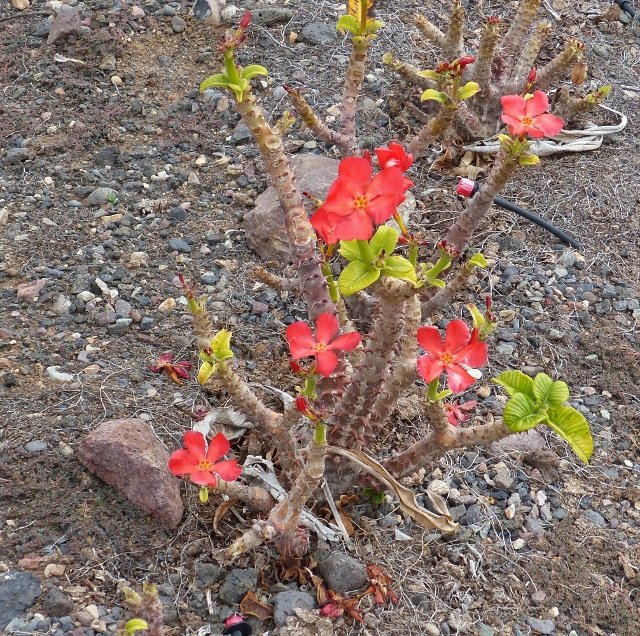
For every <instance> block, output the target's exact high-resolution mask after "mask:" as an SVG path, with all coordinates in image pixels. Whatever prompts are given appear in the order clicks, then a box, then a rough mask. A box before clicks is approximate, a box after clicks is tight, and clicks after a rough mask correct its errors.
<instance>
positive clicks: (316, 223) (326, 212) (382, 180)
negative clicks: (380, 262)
mask: <svg viewBox="0 0 640 636" xmlns="http://www.w3.org/2000/svg"><path fill="white" fill-rule="evenodd" d="M411 185H413V184H412V182H411V181H410V180H409V179H406V178H405V177H404V176H403V174H402V171H401V170H400V169H399V168H396V167H391V168H386V169H384V170H381V171H380V172H378V174H376V175H375V176H374V177H372V170H371V164H370V162H369V161H367V160H366V159H364V158H363V157H346V158H344V159H343V160H342V161H341V162H340V166H339V167H338V178H337V179H336V180H335V181H334V182H333V184H332V185H331V187H330V188H329V192H328V193H327V198H326V199H325V202H324V204H323V205H322V206H321V207H320V208H319V209H318V210H317V211H316V213H315V214H314V215H313V216H312V217H311V219H310V220H311V225H313V227H314V228H315V229H316V231H317V232H318V234H319V235H320V238H322V240H323V241H324V242H325V243H336V242H337V241H352V240H356V239H357V240H365V241H368V240H369V239H370V238H371V237H372V236H373V232H374V224H376V225H381V224H382V223H385V222H386V221H388V220H389V219H390V218H391V217H392V216H393V215H394V213H395V211H396V209H397V207H398V205H400V203H402V202H403V201H404V198H405V197H404V192H405V191H406V190H407V188H409V187H410V186H411Z"/></svg>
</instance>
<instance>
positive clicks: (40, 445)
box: [24, 439, 49, 453]
mask: <svg viewBox="0 0 640 636" xmlns="http://www.w3.org/2000/svg"><path fill="white" fill-rule="evenodd" d="M24 448H25V450H26V451H27V452H29V453H42V452H43V451H46V450H47V448H49V444H47V442H45V441H42V440H39V439H34V440H33V441H31V442H27V443H26V444H25V445H24Z"/></svg>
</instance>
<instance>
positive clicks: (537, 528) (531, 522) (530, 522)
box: [524, 517, 544, 534]
mask: <svg viewBox="0 0 640 636" xmlns="http://www.w3.org/2000/svg"><path fill="white" fill-rule="evenodd" d="M524 527H525V530H527V532H532V533H533V534H543V533H544V526H543V525H542V522H541V521H540V520H539V519H534V518H532V517H527V520H526V521H525V522H524Z"/></svg>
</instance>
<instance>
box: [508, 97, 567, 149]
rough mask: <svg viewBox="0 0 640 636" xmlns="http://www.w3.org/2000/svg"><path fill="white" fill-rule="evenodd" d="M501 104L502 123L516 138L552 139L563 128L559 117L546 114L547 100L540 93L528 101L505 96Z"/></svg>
mask: <svg viewBox="0 0 640 636" xmlns="http://www.w3.org/2000/svg"><path fill="white" fill-rule="evenodd" d="M500 101H501V102H502V110H503V112H502V121H503V122H504V123H505V124H507V126H508V127H509V132H510V133H511V134H512V135H517V136H518V137H524V136H525V135H529V136H530V137H534V138H536V139H539V138H540V137H553V136H554V135H557V134H558V133H559V132H560V131H561V130H562V126H564V122H563V121H562V119H560V117H556V116H555V115H551V114H549V113H547V112H546V111H547V109H548V108H549V98H548V97H547V96H546V94H545V93H543V92H542V91H536V92H535V93H534V94H533V96H531V97H529V98H528V99H527V98H525V97H521V96H520V95H505V96H504V97H502V98H501V100H500Z"/></svg>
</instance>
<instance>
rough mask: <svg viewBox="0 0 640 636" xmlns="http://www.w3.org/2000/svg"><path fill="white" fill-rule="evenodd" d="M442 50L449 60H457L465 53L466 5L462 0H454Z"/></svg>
mask: <svg viewBox="0 0 640 636" xmlns="http://www.w3.org/2000/svg"><path fill="white" fill-rule="evenodd" d="M442 51H443V53H444V55H445V57H446V59H447V60H455V59H457V58H459V57H462V56H463V54H464V7H463V6H462V3H461V2H460V0H454V2H453V8H452V9H451V18H450V20H449V28H448V29H447V35H446V38H445V41H444V45H443V47H442Z"/></svg>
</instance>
